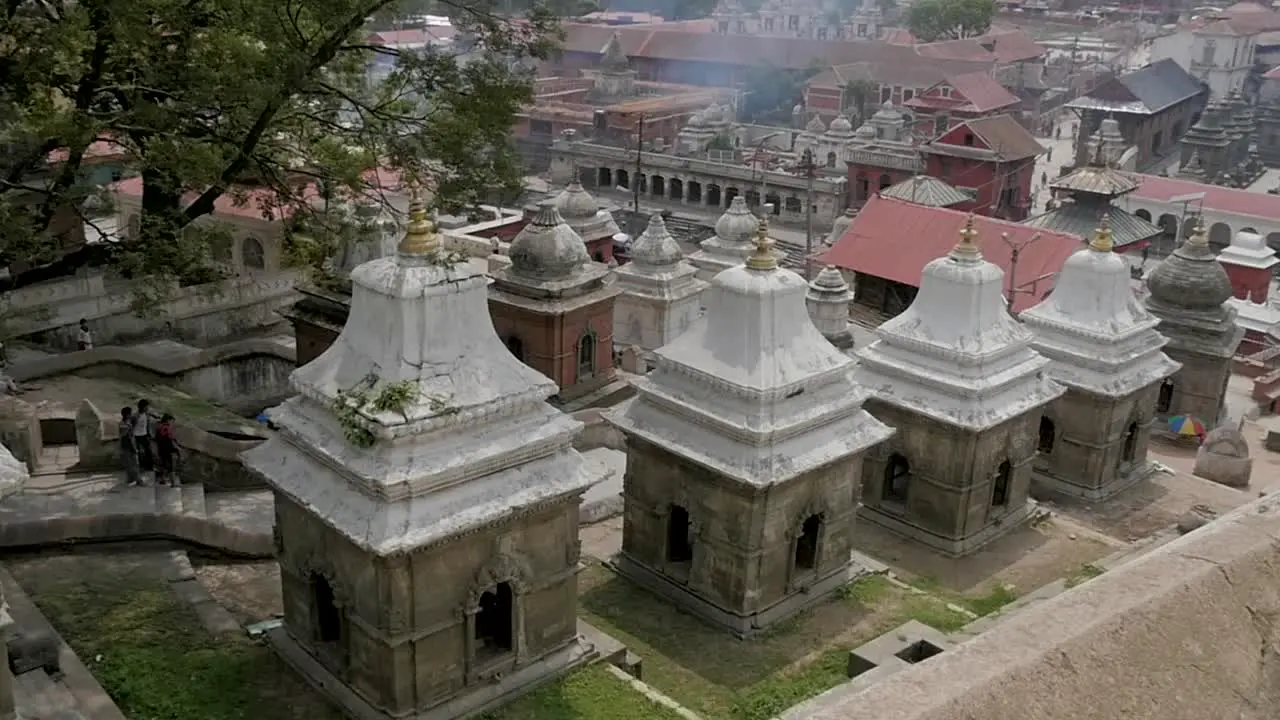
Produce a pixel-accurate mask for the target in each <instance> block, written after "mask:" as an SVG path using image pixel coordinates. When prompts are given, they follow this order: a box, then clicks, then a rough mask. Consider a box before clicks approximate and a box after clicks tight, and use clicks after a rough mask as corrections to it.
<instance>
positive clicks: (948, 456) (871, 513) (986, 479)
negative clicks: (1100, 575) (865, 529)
mask: <svg viewBox="0 0 1280 720" xmlns="http://www.w3.org/2000/svg"><path fill="white" fill-rule="evenodd" d="M866 407H867V409H868V410H869V411H870V412H871V414H872V415H874V416H875V417H876V419H878V420H880V422H883V423H885V424H887V425H889V426H890V427H894V428H897V429H898V432H897V434H896V435H894V436H893V437H892V438H890V439H889V440H887V441H885V442H884V443H881V444H880V445H877V446H875V447H874V448H872V449H871V451H870V452H869V453H868V454H867V459H866V463H865V465H864V468H863V478H864V480H863V484H862V509H861V511H860V512H861V515H862V518H863V519H865V520H869V521H871V522H875V523H876V524H878V525H882V526H885V527H887V528H889V529H891V530H893V531H895V532H898V533H900V534H902V535H904V536H906V537H908V538H910V539H912V540H916V541H918V542H920V543H922V544H924V545H927V546H929V547H932V548H934V549H936V550H939V551H941V552H943V553H945V554H948V555H965V554H968V553H971V552H973V551H974V550H977V549H978V548H980V547H981V546H982V545H984V544H986V543H988V542H990V541H991V540H993V539H995V538H996V537H998V536H999V535H1001V534H1003V533H1004V532H1006V531H1008V530H1010V529H1012V528H1013V527H1015V526H1016V525H1017V523H1018V522H1019V521H1021V520H1022V519H1025V518H1026V517H1027V515H1028V512H1029V508H1028V504H1027V500H1028V497H1029V494H1030V485H1031V462H1032V459H1033V457H1034V456H1035V452H1036V431H1037V429H1038V427H1039V424H1040V415H1041V411H1040V409H1038V408H1037V409H1036V410H1034V411H1032V412H1028V413H1025V414H1023V415H1020V416H1018V417H1016V418H1013V419H1012V420H1008V421H1006V422H1004V423H1002V424H1000V425H997V426H995V427H992V428H989V429H987V430H984V431H982V432H971V431H968V430H965V429H963V428H958V427H955V426H951V425H944V424H941V423H938V422H935V421H933V420H931V419H929V418H926V417H923V416H921V415H917V414H915V413H912V412H908V411H905V410H902V409H899V408H897V407H895V406H892V405H887V404H885V403H883V402H879V401H876V400H869V401H868V402H867V404H866ZM894 454H898V455H901V456H902V457H904V458H906V460H907V462H908V464H909V470H910V472H909V474H908V475H907V481H906V487H905V492H904V493H902V499H901V500H899V499H898V498H897V497H896V496H894V495H893V494H892V493H889V492H887V491H886V490H885V485H886V482H887V479H888V477H887V475H888V473H887V470H888V467H889V463H890V460H891V458H892V456H893V455H894ZM1004 462H1008V463H1009V474H1008V483H1007V487H1006V489H1005V491H1004V497H1003V502H1002V503H1001V504H998V505H997V504H994V502H993V501H994V500H995V499H996V498H995V495H996V488H997V484H998V483H997V478H998V476H999V472H1000V466H1001V464H1002V463H1004Z"/></svg>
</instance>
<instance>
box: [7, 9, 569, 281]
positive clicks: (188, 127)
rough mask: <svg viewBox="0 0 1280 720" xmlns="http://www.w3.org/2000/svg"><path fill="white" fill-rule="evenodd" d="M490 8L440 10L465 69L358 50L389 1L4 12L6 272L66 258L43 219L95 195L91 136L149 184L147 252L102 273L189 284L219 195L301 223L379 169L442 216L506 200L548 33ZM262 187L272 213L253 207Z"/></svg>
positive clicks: (204, 255)
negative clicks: (463, 43) (531, 65)
mask: <svg viewBox="0 0 1280 720" xmlns="http://www.w3.org/2000/svg"><path fill="white" fill-rule="evenodd" d="M497 1H498V0H479V1H478V2H472V1H469V2H466V3H465V4H451V3H450V4H445V3H439V4H438V6H439V7H442V8H445V9H447V11H448V14H449V16H450V17H451V20H452V21H453V23H454V25H455V27H457V28H458V30H459V32H460V33H464V34H466V36H467V37H469V38H471V39H472V42H471V43H470V45H471V47H473V48H475V50H474V51H472V52H469V53H467V54H466V55H465V56H460V55H456V54H453V53H450V52H444V51H438V50H434V49H427V50H422V51H397V50H393V49H389V48H382V47H375V46H373V45H370V44H369V43H368V42H367V41H366V37H367V32H368V31H367V29H366V18H369V17H370V16H373V15H375V14H378V13H379V12H381V11H384V10H386V9H388V8H391V7H392V6H393V5H394V4H395V3H396V2H397V0H260V1H258V2H252V3H244V2H238V1H233V0H79V1H78V2H70V1H66V2H63V1H62V0H44V1H42V2H23V1H21V0H15V1H14V2H9V3H7V8H6V10H3V11H0V12H3V13H4V14H3V15H0V78H4V83H3V85H0V148H3V152H2V153H0V262H5V261H7V260H10V259H12V258H14V257H23V258H27V259H34V260H40V259H48V258H53V257H56V256H57V255H58V254H59V252H60V250H61V249H60V247H59V242H60V240H59V238H58V237H57V234H56V232H55V228H54V225H55V223H54V219H55V217H56V216H57V215H58V213H59V211H60V210H61V209H64V208H72V209H77V210H78V209H79V208H80V207H81V205H82V203H83V201H84V200H85V198H86V197H87V196H88V195H89V194H90V193H91V192H92V188H90V187H89V186H88V185H87V184H86V183H85V182H84V176H85V170H86V167H87V166H86V163H85V160H86V153H87V152H88V150H89V148H90V147H91V146H92V145H93V143H94V142H95V141H99V140H110V141H111V142H113V143H115V144H116V145H117V146H118V147H119V148H121V149H122V151H123V154H124V160H123V163H124V165H125V166H126V167H127V169H128V170H129V171H131V172H134V173H137V174H138V175H139V176H140V177H141V180H142V200H141V204H142V216H141V233H140V237H139V238H138V239H137V240H135V241H130V242H128V243H121V244H119V245H118V246H117V247H116V252H115V257H114V261H115V262H116V263H117V265H118V266H119V267H120V268H121V270H122V271H124V272H125V273H126V274H128V275H131V276H134V277H151V278H155V279H158V280H171V279H174V278H178V279H190V278H194V277H200V276H201V271H202V268H206V267H207V266H208V262H207V260H208V258H209V243H208V242H207V240H202V239H201V237H202V235H203V233H202V232H201V231H196V230H195V229H194V228H193V227H192V226H191V224H192V223H193V222H194V221H195V220H196V219H198V218H200V217H202V216H204V215H207V214H209V213H210V212H212V211H213V208H214V204H215V203H216V202H218V201H219V200H222V199H224V198H230V199H232V200H233V201H235V202H238V203H249V202H258V203H260V207H259V208H258V209H260V210H261V211H262V212H263V213H264V214H270V213H273V212H276V211H277V210H278V209H279V208H280V207H281V206H283V207H286V208H288V209H289V210H291V211H292V212H293V213H294V214H295V215H305V214H306V213H308V212H310V210H311V208H312V207H313V205H314V204H315V203H314V200H315V194H316V188H318V187H319V188H323V192H324V194H325V196H326V197H328V196H334V197H339V196H351V195H359V194H366V195H367V194H370V193H371V192H372V191H373V188H372V187H371V185H370V183H369V182H368V181H367V179H366V178H367V171H368V170H369V169H370V168H372V167H375V166H386V167H391V168H395V169H397V170H398V171H400V172H402V173H403V175H404V177H406V178H410V179H412V180H414V181H417V182H420V183H422V184H423V185H424V186H425V187H427V188H428V189H429V190H430V193H431V196H432V198H433V202H434V204H435V205H436V206H437V207H439V208H442V209H449V210H456V209H460V208H463V207H466V206H470V205H474V204H475V203H477V202H478V201H480V200H481V199H483V198H484V197H485V196H486V194H488V193H490V192H492V191H494V190H500V191H509V190H511V189H513V188H514V187H516V186H517V185H518V183H519V176H520V164H519V161H518V156H517V155H516V153H515V151H514V148H513V147H512V146H511V144H510V141H509V133H510V127H511V123H512V121H513V118H514V115H515V113H516V112H517V111H518V110H519V109H520V108H521V107H522V106H523V105H524V104H525V103H527V102H528V101H529V100H531V98H532V84H531V83H532V80H531V75H530V73H528V72H526V71H525V70H523V69H522V68H524V67H525V63H526V62H527V60H528V59H529V58H531V57H541V56H544V55H545V53H546V52H548V51H549V49H550V48H551V42H550V39H551V37H552V34H553V30H554V24H553V23H554V20H553V18H552V17H551V16H550V14H548V13H546V12H544V11H543V10H541V9H540V8H533V9H531V10H530V11H529V12H527V13H525V14H524V16H523V17H522V18H521V21H520V22H518V23H515V22H511V21H510V20H508V19H507V18H505V17H502V16H500V15H499V14H497V13H496V12H495V3H496V2H497ZM378 60H381V61H382V62H384V63H386V67H387V69H386V71H385V73H384V75H385V77H382V78H381V80H380V81H374V80H373V79H371V76H370V72H369V71H370V68H371V66H372V64H373V63H374V62H375V61H378ZM52 153H56V154H57V155H58V156H59V162H57V163H56V164H54V165H52V166H51V165H50V163H49V160H48V158H49V157H50V155H51V154H52ZM255 187H256V188H259V189H261V190H265V191H267V192H265V193H258V194H256V195H255V197H261V196H266V197H269V198H271V200H270V201H269V202H265V203H264V202H262V201H260V200H256V201H255V200H251V199H250V195H249V194H248V193H247V192H246V191H245V189H246V188H255ZM163 284H164V283H156V286H157V287H160V286H163Z"/></svg>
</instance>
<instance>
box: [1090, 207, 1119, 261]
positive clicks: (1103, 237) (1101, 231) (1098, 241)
mask: <svg viewBox="0 0 1280 720" xmlns="http://www.w3.org/2000/svg"><path fill="white" fill-rule="evenodd" d="M1089 247H1090V249H1093V250H1097V251H1098V252H1111V251H1112V250H1113V249H1114V248H1115V243H1114V242H1113V241H1112V239H1111V213H1102V220H1101V222H1099V223H1098V229H1097V230H1096V231H1095V232H1094V235H1093V240H1091V241H1089Z"/></svg>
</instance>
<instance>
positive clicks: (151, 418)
mask: <svg viewBox="0 0 1280 720" xmlns="http://www.w3.org/2000/svg"><path fill="white" fill-rule="evenodd" d="M173 422H174V418H173V415H170V414H169V413H165V414H163V415H159V416H157V415H156V413H155V412H154V411H152V409H151V403H150V401H148V400H146V399H142V400H139V401H138V408H137V410H134V408H131V407H123V408H120V459H121V461H122V462H123V463H124V474H125V480H126V482H127V484H128V486H129V487H139V486H142V485H146V484H147V483H146V479H145V476H146V474H148V473H150V474H151V475H152V477H153V478H154V479H155V482H156V484H157V485H177V484H178V477H177V472H176V471H177V463H178V452H179V451H178V443H177V439H176V438H175V437H174V427H173Z"/></svg>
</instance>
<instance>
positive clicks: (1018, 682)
mask: <svg viewBox="0 0 1280 720" xmlns="http://www.w3.org/2000/svg"><path fill="white" fill-rule="evenodd" d="M1277 537H1280V494H1273V495H1269V496H1267V497H1265V498H1263V499H1261V500H1258V501H1255V502H1253V503H1250V504H1249V505H1245V506H1243V507H1241V508H1239V509H1237V510H1235V511H1233V512H1231V513H1230V514H1228V515H1225V516H1223V517H1222V518H1220V519H1219V520H1217V521H1215V522H1213V523H1210V524H1209V525H1207V526H1205V527H1203V528H1201V529H1200V530H1197V531H1195V532H1193V533H1190V534H1188V535H1186V536H1184V537H1182V538H1179V539H1178V540H1175V541H1174V542H1171V543H1169V544H1168V545H1165V546H1163V547H1161V548H1159V549H1157V550H1154V551H1152V552H1151V553H1149V554H1147V555H1144V556H1140V557H1138V558H1136V559H1134V560H1132V561H1131V562H1129V563H1126V564H1124V565H1122V566H1120V567H1118V568H1115V569H1113V570H1110V571H1108V572H1107V573H1106V574H1104V575H1102V576H1100V577H1097V578H1094V579H1093V580H1090V581H1088V582H1085V583H1083V584H1081V585H1079V586H1077V587H1075V588H1073V589H1071V590H1069V591H1067V592H1065V593H1063V594H1061V595H1059V596H1057V597H1055V598H1052V599H1050V600H1047V601H1044V602H1042V603H1040V604H1037V605H1034V606H1031V607H1028V608H1027V609H1025V610H1023V611H1021V612H1019V613H1017V614H1016V615H1013V616H1011V617H1010V618H1008V619H1007V620H1005V621H1004V622H1002V623H1000V624H999V625H997V626H996V627H994V628H992V629H991V630H988V631H987V632H985V633H983V634H982V635H979V636H978V637H976V638H974V639H973V640H970V641H969V642H967V643H965V644H964V645H962V646H960V647H959V648H956V649H955V650H948V651H947V652H944V653H943V654H941V655H939V656H937V657H934V658H931V659H929V660H928V661H926V662H923V663H920V664H918V665H916V666H914V667H912V668H910V669H908V670H905V671H903V672H900V673H898V674H896V675H893V676H892V677H889V678H887V679H885V680H884V681H882V682H880V683H878V684H876V685H873V686H872V687H870V688H866V689H865V690H862V691H861V692H853V691H850V690H849V689H848V688H847V686H841V687H839V688H836V689H834V690H832V691H830V692H828V693H827V694H826V695H823V696H821V697H819V698H817V699H815V700H813V701H811V702H809V703H806V704H805V705H804V706H803V708H797V709H796V711H797V712H796V713H787V714H784V715H783V717H784V718H786V720H800V719H801V718H803V719H804V720H883V719H884V718H894V720H962V719H963V720H970V719H975V720H976V719H978V718H980V719H981V720H1068V719H1070V720H1075V719H1076V718H1089V720H1135V719H1137V718H1169V719H1170V720H1199V719H1201V718H1215V719H1219V718H1220V719H1221V720H1269V719H1271V718H1276V717H1280V654H1278V653H1280V624H1277V623H1278V621H1280V546H1278V545H1277V543H1276V538H1277ZM801 710H802V711H803V712H800V711H801Z"/></svg>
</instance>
